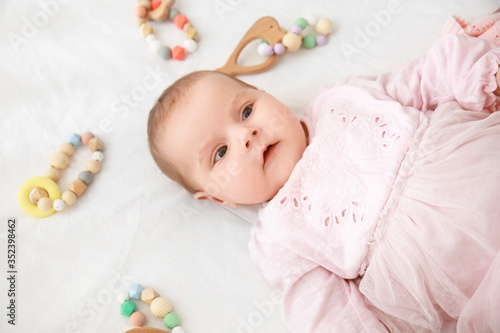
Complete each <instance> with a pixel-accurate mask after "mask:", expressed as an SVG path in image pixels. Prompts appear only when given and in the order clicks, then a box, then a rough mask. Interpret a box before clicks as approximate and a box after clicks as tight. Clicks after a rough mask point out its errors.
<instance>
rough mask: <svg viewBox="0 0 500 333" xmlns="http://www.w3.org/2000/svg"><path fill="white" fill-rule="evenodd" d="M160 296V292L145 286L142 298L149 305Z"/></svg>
mask: <svg viewBox="0 0 500 333" xmlns="http://www.w3.org/2000/svg"><path fill="white" fill-rule="evenodd" d="M158 296H160V294H158V293H157V292H156V291H154V290H153V289H152V288H145V289H144V290H143V291H142V293H141V300H142V301H143V302H144V303H146V304H147V305H151V302H152V301H153V300H154V299H155V298H156V297H158Z"/></svg>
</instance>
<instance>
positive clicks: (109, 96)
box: [0, 0, 499, 333]
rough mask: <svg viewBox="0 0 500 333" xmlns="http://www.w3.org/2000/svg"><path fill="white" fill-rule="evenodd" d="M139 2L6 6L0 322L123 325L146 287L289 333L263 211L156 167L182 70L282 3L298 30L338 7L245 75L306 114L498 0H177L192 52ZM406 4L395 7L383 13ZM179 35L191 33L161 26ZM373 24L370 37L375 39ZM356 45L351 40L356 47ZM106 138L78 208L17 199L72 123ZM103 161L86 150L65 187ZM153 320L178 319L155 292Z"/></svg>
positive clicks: (1, 33) (203, 313) (224, 316)
mask: <svg viewBox="0 0 500 333" xmlns="http://www.w3.org/2000/svg"><path fill="white" fill-rule="evenodd" d="M135 5H136V1H134V0H125V1H112V0H101V1H97V0H64V1H63V0H37V1H34V0H33V1H14V0H2V1H1V2H0V12H1V13H2V14H3V15H2V19H1V20H0V59H1V60H2V61H1V63H0V102H1V103H0V110H1V111H0V152H1V153H0V172H1V175H2V178H1V180H2V188H1V190H0V195H1V196H0V200H1V204H0V207H1V216H0V219H1V221H0V268H1V274H4V275H0V308H1V309H2V310H1V311H0V318H1V319H0V332H124V331H126V330H128V329H131V328H132V327H131V326H130V324H129V323H128V319H127V318H125V317H122V316H121V315H120V304H119V303H118V294H120V293H121V292H126V291H127V290H128V287H129V286H130V285H131V284H132V283H135V282H137V283H141V284H143V285H145V286H150V287H152V288H154V289H156V290H157V291H158V292H159V293H160V294H161V295H162V296H166V297H167V298H169V299H170V300H171V301H172V303H173V305H174V309H175V311H176V312H177V313H178V314H179V315H180V317H181V320H182V326H183V327H184V328H185V330H186V332H190V333H193V332H207V333H209V332H238V333H239V332H245V333H253V332H255V333H257V332H259V333H264V332H267V333H270V332H273V333H281V332H287V329H286V328H285V326H284V323H283V320H282V317H281V308H280V305H279V299H278V298H277V295H278V294H277V293H276V291H275V290H273V288H272V287H271V286H269V285H268V284H267V283H266V282H265V281H264V280H263V278H262V276H261V273H260V272H259V271H258V269H257V268H256V267H255V265H254V264H253V263H252V262H251V260H250V257H249V254H248V250H247V240H248V237H249V229H250V224H249V223H247V222H246V221H251V220H253V219H254V218H255V216H256V214H255V213H256V207H246V208H242V209H236V210H229V209H225V208H222V207H219V206H216V205H214V204H207V203H203V202H196V201H194V200H193V199H192V198H191V197H190V196H189V195H188V194H187V193H185V192H184V191H183V190H182V189H181V188H180V187H179V186H178V185H176V184H173V183H172V182H171V181H169V180H168V179H167V178H165V177H164V176H162V175H161V173H160V172H159V171H158V170H157V168H156V166H155V164H154V162H153V160H152V159H151V157H150V155H149V151H148V149H147V138H146V120H147V116H148V111H149V109H150V108H151V106H152V105H153V103H154V102H155V99H156V98H157V97H158V96H159V94H160V93H161V92H162V91H163V89H165V88H166V87H167V86H168V85H169V84H170V83H172V82H173V81H174V80H175V79H177V78H179V77H180V76H182V75H184V74H186V73H188V72H190V71H194V70H199V69H215V68H217V67H220V66H222V65H223V64H224V63H225V61H226V59H227V57H228V56H229V55H230V53H231V52H232V50H233V48H234V47H235V46H236V44H237V43H238V41H239V40H240V38H241V37H242V36H243V35H244V33H245V32H246V30H247V29H248V28H249V27H250V26H251V25H252V24H253V22H254V21H256V20H257V19H258V18H260V17H261V16H266V15H270V16H273V17H275V18H276V19H277V20H278V22H279V23H280V24H281V25H283V26H284V27H286V28H290V26H291V25H292V24H293V21H294V20H295V19H296V18H297V17H300V16H302V15H306V14H309V13H312V14H314V15H316V16H317V17H323V16H325V17H328V18H330V19H331V20H332V21H333V23H334V26H335V29H334V32H333V34H332V35H331V37H330V38H329V42H328V44H327V45H326V46H324V47H321V48H319V47H317V48H315V49H313V50H300V51H298V52H296V53H290V54H285V55H283V56H281V57H280V58H279V59H278V61H277V63H276V65H275V66H274V67H273V68H272V69H271V70H270V71H268V72H266V73H262V74H258V75H253V76H242V77H241V78H242V79H245V80H247V81H248V82H249V83H251V84H254V85H256V86H258V87H259V88H261V89H264V90H266V91H267V92H269V93H271V94H273V95H275V96H276V97H277V98H278V99H280V100H282V101H283V102H284V103H285V104H287V105H288V106H289V107H290V108H291V109H292V110H293V111H294V112H296V113H297V115H298V116H300V115H301V114H302V112H303V111H304V109H305V107H306V105H307V104H308V103H309V102H310V101H311V99H312V98H313V97H314V96H315V94H316V92H317V91H318V90H319V89H320V88H321V87H322V86H323V85H325V84H327V83H330V82H332V81H333V80H336V79H339V78H341V77H344V76H347V75H355V74H380V73H382V72H385V71H387V70H390V69H392V68H394V67H397V66H401V65H404V64H406V63H407V62H409V61H410V60H411V59H413V58H414V57H416V56H419V55H422V54H423V53H424V52H425V50H426V49H427V48H428V46H429V45H430V44H431V43H432V42H433V41H434V40H435V39H436V38H438V36H439V33H440V31H441V29H442V27H443V25H444V24H445V22H446V20H447V19H448V17H450V16H451V15H460V16H462V17H464V18H466V19H469V20H473V19H476V18H479V17H481V16H484V15H486V14H488V13H490V12H492V11H494V10H495V9H496V7H498V5H499V3H498V0H478V1H467V0H447V1H445V0H441V1H434V0H422V1H404V0H400V1H396V0H376V1H369V0H349V1H347V0H334V1H327V0H309V1H300V0H288V1H285V0H278V1H265V0H253V1H243V0H206V1H196V0H178V2H177V4H176V6H175V7H177V8H178V9H179V10H180V11H181V12H183V13H185V14H186V16H187V17H188V18H189V19H190V21H191V22H192V23H193V25H194V26H195V27H196V28H197V29H198V30H199V33H200V37H201V39H200V42H199V45H198V50H197V51H196V52H195V53H193V54H191V55H188V57H187V59H186V60H185V61H183V62H179V61H175V60H168V61H165V60H163V59H161V58H160V57H159V56H156V55H153V54H151V52H150V51H149V50H148V48H147V45H146V42H145V41H144V40H143V38H142V37H141V36H140V34H139V32H138V29H137V26H136V23H135V18H134V16H133V8H134V6H135ZM391 6H395V7H397V9H398V11H397V13H396V14H391V15H390V16H387V15H386V16H383V15H382V14H381V13H387V10H388V9H390V8H392V7H391ZM155 27H156V28H157V30H158V36H159V38H160V39H161V40H162V41H163V42H164V43H166V44H169V45H172V44H176V43H180V42H182V41H183V39H184V33H183V32H181V31H178V30H177V29H176V28H175V26H174V25H173V24H172V23H168V24H167V23H162V24H155ZM363 35H364V37H363ZM347 51H349V52H347ZM87 130H90V131H93V132H94V133H96V134H98V135H99V136H100V137H101V138H102V139H103V140H104V142H105V145H106V150H105V160H104V162H103V165H102V170H101V172H100V173H99V174H98V175H97V176H96V177H95V179H94V182H93V183H92V184H91V185H90V186H89V188H88V189H87V191H86V193H85V194H84V195H83V196H82V198H81V199H79V200H78V202H77V203H76V204H75V206H73V207H70V208H69V209H67V210H65V211H63V212H61V213H56V214H54V215H52V216H50V217H48V218H45V219H36V218H32V217H30V216H28V215H27V214H25V213H24V212H23V211H22V210H21V208H20V207H19V205H18V203H17V191H18V188H19V186H20V185H21V183H22V182H23V181H24V180H25V179H27V178H29V177H32V176H37V175H43V174H44V173H45V170H46V169H47V168H48V166H49V161H48V158H49V156H50V154H51V153H52V152H54V151H57V150H58V149H59V146H60V145H61V144H62V143H63V142H65V141H66V140H67V137H68V136H69V134H71V133H73V132H77V133H82V132H85V131H87ZM88 158H89V154H88V152H87V151H85V149H80V150H78V153H77V154H76V156H75V157H74V158H73V159H72V161H71V164H70V167H69V168H68V169H67V170H66V172H65V173H64V176H63V178H62V179H61V180H60V181H59V186H60V187H61V188H62V189H63V190H64V189H65V188H67V186H68V185H69V184H70V182H71V181H72V180H73V179H74V178H76V177H77V175H78V173H79V171H81V170H82V168H83V165H84V163H85V162H86V161H87V159H88ZM9 217H15V218H16V219H17V227H16V245H17V253H16V266H17V271H18V273H17V277H16V325H15V326H12V325H9V324H7V320H8V319H9V318H8V317H7V316H6V314H7V312H8V310H7V309H6V307H7V305H8V302H9V300H10V299H9V298H8V296H7V293H8V289H9V285H8V281H7V277H8V275H7V273H6V272H7V270H8V269H7V220H8V218H9ZM139 309H141V310H144V311H145V313H146V315H147V316H148V320H149V321H148V326H153V327H157V328H164V326H163V324H162V322H161V320H159V319H156V318H153V317H152V316H151V314H150V313H149V310H147V308H146V307H145V306H144V304H139Z"/></svg>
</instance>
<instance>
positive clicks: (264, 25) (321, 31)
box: [216, 16, 332, 75]
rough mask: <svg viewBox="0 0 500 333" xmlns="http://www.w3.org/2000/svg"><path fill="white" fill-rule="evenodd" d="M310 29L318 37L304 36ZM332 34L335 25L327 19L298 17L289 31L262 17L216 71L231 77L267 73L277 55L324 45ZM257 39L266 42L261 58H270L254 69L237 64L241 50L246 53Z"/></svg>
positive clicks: (260, 49)
mask: <svg viewBox="0 0 500 333" xmlns="http://www.w3.org/2000/svg"><path fill="white" fill-rule="evenodd" d="M307 26H315V27H316V32H317V34H318V35H317V36H316V37H314V36H313V35H310V34H308V35H305V36H303V32H304V30H305V29H306V28H307ZM331 31H332V22H331V21H330V20H329V19H327V18H322V19H320V20H316V19H315V18H314V17H312V16H311V17H308V19H307V20H306V19H304V18H298V19H297V20H296V21H295V24H294V25H293V27H292V29H291V31H290V32H286V31H284V29H283V28H281V27H280V25H279V24H278V21H276V19H274V18H273V17H270V16H265V17H262V18H260V19H258V20H257V21H256V22H255V23H254V24H253V25H252V26H251V27H250V29H248V31H247V32H246V34H245V35H244V36H243V38H242V39H241V41H240V42H239V43H238V45H237V46H236V48H235V49H234V51H233V53H232V54H231V55H230V56H229V59H228V60H227V62H226V63H225V65H224V66H222V67H220V68H217V69H216V71H219V72H222V73H226V74H229V75H238V74H255V73H260V72H263V71H266V70H268V69H269V68H271V66H273V65H274V63H275V62H276V59H277V56H278V55H281V54H283V53H285V51H289V52H294V51H297V50H298V49H299V48H300V47H301V45H302V46H304V47H305V48H313V47H314V46H316V45H319V46H322V45H325V44H326V41H327V39H326V38H327V36H328V35H329V34H330V33H331ZM256 39H262V40H263V41H264V43H263V44H261V45H260V46H259V49H258V52H259V54H261V55H265V56H268V58H267V59H266V60H265V61H264V62H262V63H260V64H258V65H254V66H241V65H238V58H239V56H240V53H241V51H243V49H244V48H245V47H246V46H247V45H248V44H249V43H250V42H252V41H254V40H256Z"/></svg>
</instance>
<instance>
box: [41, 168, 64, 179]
mask: <svg viewBox="0 0 500 333" xmlns="http://www.w3.org/2000/svg"><path fill="white" fill-rule="evenodd" d="M45 176H46V177H47V178H50V179H52V180H53V181H55V182H57V181H58V180H59V177H60V176H61V172H60V171H59V170H57V169H54V168H52V167H50V168H49V169H47V171H46V172H45Z"/></svg>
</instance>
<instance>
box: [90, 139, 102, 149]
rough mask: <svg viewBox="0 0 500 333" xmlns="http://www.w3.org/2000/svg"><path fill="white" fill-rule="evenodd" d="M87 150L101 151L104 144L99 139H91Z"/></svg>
mask: <svg viewBox="0 0 500 333" xmlns="http://www.w3.org/2000/svg"><path fill="white" fill-rule="evenodd" d="M89 149H90V150H91V151H103V150H104V142H102V140H101V139H99V138H92V139H90V140H89Z"/></svg>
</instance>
